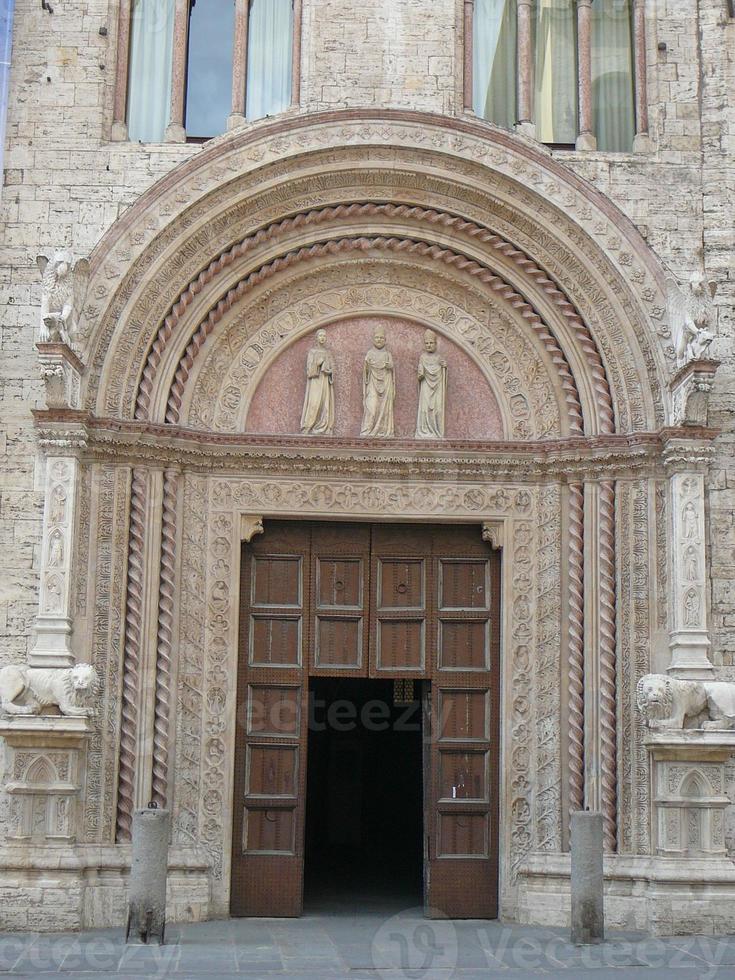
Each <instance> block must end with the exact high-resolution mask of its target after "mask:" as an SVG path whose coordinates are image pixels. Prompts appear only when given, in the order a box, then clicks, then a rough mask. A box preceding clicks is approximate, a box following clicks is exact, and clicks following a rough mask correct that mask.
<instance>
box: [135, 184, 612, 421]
mask: <svg viewBox="0 0 735 980" xmlns="http://www.w3.org/2000/svg"><path fill="white" fill-rule="evenodd" d="M378 215H380V216H383V217H387V218H390V219H413V220H419V221H423V222H426V223H428V224H431V225H441V226H442V227H443V228H444V229H446V230H451V231H452V232H454V233H455V234H465V235H467V236H468V237H470V238H472V239H474V240H477V241H481V242H483V243H484V244H486V245H489V246H490V247H491V248H492V249H494V250H495V251H498V252H500V253H501V254H502V255H504V256H505V257H506V258H507V259H509V260H511V261H512V262H514V264H516V265H517V266H518V267H519V268H520V269H521V270H522V271H523V272H524V273H525V274H526V275H527V276H528V277H529V278H530V279H532V280H533V281H534V282H535V283H536V285H537V286H538V287H539V288H541V289H542V290H543V291H544V292H545V293H546V295H547V296H548V298H549V300H550V301H551V302H552V303H553V304H554V305H555V306H556V307H557V308H558V309H559V311H560V313H561V315H562V316H563V317H564V318H565V319H566V320H567V321H568V323H569V324H570V327H571V329H572V332H573V333H574V336H575V338H576V339H577V340H578V341H579V343H580V346H581V348H582V351H583V353H584V356H585V358H586V360H587V363H588V366H589V368H590V371H591V375H592V378H593V386H594V391H595V396H596V400H597V403H598V410H599V412H600V423H601V431H602V432H613V431H614V429H615V422H614V414H613V407H612V396H611V393H610V386H609V383H608V380H607V375H606V373H605V368H604V365H603V363H602V359H601V357H600V354H599V351H598V350H597V346H596V344H595V342H594V340H593V338H592V337H591V335H590V333H589V330H588V329H587V326H586V324H585V322H584V320H583V318H582V316H581V314H580V313H579V312H578V310H577V309H576V308H575V306H574V305H573V303H572V302H571V300H570V299H569V297H568V296H567V295H566V293H564V291H563V290H561V289H560V288H559V286H558V284H557V283H555V282H554V281H553V280H552V279H551V278H550V277H549V276H548V274H547V273H546V272H545V271H544V270H543V269H541V268H540V267H539V266H538V265H537V264H536V263H535V262H534V261H533V259H532V258H531V257H530V256H529V255H527V254H526V253H525V252H523V251H521V250H520V249H518V248H516V247H515V246H514V245H512V244H511V243H509V242H507V241H505V240H504V239H502V238H500V237H499V236H498V235H495V234H494V233H493V232H491V231H490V230H489V229H487V228H486V227H483V226H482V225H478V224H476V223H475V222H472V221H467V220H465V219H463V218H460V217H458V216H456V215H451V214H447V213H445V212H440V211H436V210H433V209H427V208H420V207H413V206H409V205H395V204H374V203H363V204H349V205H337V206H333V207H326V208H322V209H318V210H312V211H308V212H302V213H301V214H298V215H295V216H293V217H290V218H285V219H283V220H282V221H279V222H275V223H274V224H272V225H269V226H267V227H266V228H262V229H260V230H259V231H257V232H256V233H255V234H253V235H250V236H248V237H246V238H244V239H243V240H242V241H241V242H239V243H237V244H235V245H234V246H232V247H231V248H230V249H228V250H227V251H225V252H222V253H221V254H220V255H219V256H218V257H217V258H216V259H214V260H213V261H212V262H210V264H209V266H208V267H207V268H206V269H205V270H203V271H202V272H201V273H199V275H198V276H197V277H196V278H195V279H193V280H192V281H191V282H190V283H189V284H188V285H187V287H186V288H185V289H184V290H183V291H182V292H181V293H180V294H179V296H178V298H177V299H176V301H175V302H174V303H173V304H172V306H171V309H170V311H169V313H168V314H167V315H166V317H164V320H163V322H162V324H161V325H160V327H159V329H158V332H157V334H156V337H155V338H154V340H153V344H152V346H151V349H150V350H149V352H148V356H147V358H146V363H145V366H144V368H143V373H142V376H141V380H140V383H139V387H138V392H137V395H136V406H135V417H136V418H138V419H147V418H148V417H149V411H150V401H151V394H152V391H153V384H154V381H155V377H156V374H157V371H158V367H159V365H160V362H161V358H162V356H163V352H164V350H165V349H166V345H167V344H168V341H169V339H170V338H171V335H172V333H173V331H174V329H175V327H176V326H177V324H178V322H179V320H180V318H181V316H182V315H183V313H184V312H185V310H186V308H187V306H189V305H190V304H191V303H192V302H193V300H194V298H195V297H196V296H197V295H198V294H199V293H200V292H201V291H202V289H203V288H204V287H205V286H206V285H207V284H208V283H210V282H211V281H212V280H213V279H214V278H215V277H216V276H217V275H219V273H220V272H221V271H222V270H223V269H225V268H227V267H228V266H229V265H231V264H232V263H233V262H234V261H235V260H236V259H237V258H239V257H241V256H243V255H245V254H246V253H247V252H249V251H252V250H253V249H255V248H257V247H258V246H259V245H261V244H264V243H267V242H269V241H272V240H273V239H277V238H278V237H279V236H281V235H283V234H284V233H288V232H290V231H293V230H295V229H299V228H304V227H309V226H316V225H320V224H323V223H325V222H328V221H333V220H335V219H348V218H354V217H376V216H378ZM274 271H276V270H274Z"/></svg>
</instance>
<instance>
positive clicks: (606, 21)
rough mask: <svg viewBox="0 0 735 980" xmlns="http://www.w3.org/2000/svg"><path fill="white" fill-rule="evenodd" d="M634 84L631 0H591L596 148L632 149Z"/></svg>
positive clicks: (623, 150) (593, 113)
mask: <svg viewBox="0 0 735 980" xmlns="http://www.w3.org/2000/svg"><path fill="white" fill-rule="evenodd" d="M634 84H635V83H634V76H633V9H632V3H631V0H593V3H592V119H593V127H594V133H595V136H596V137H597V149H598V150H605V151H608V152H626V151H630V150H631V149H632V148H633V137H634V135H635V106H634Z"/></svg>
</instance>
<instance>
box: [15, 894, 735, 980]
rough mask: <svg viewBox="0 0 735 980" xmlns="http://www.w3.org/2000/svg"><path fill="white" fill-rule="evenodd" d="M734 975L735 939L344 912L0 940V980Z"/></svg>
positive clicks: (377, 979)
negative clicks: (152, 936)
mask: <svg viewBox="0 0 735 980" xmlns="http://www.w3.org/2000/svg"><path fill="white" fill-rule="evenodd" d="M672 971H675V973H674V976H675V980H684V978H690V977H692V978H695V977H696V978H701V980H705V978H707V980H710V978H712V980H714V978H725V977H727V978H730V980H732V978H733V977H735V937H732V938H729V939H714V938H712V937H706V936H701V937H699V936H698V937H680V938H672V939H665V940H661V939H647V938H645V937H643V936H640V935H637V934H626V933H615V934H611V935H610V936H609V939H608V942H606V943H605V944H604V945H601V946H588V947H579V948H575V947H573V946H570V945H569V942H568V936H567V933H566V932H565V931H564V930H561V929H544V928H531V927H528V926H512V925H502V924H501V923H498V922H486V921H462V922H458V921H441V920H427V919H425V918H423V916H422V914H421V912H420V910H417V909H413V910H409V911H404V912H399V913H397V914H395V915H391V914H390V912H388V913H379V912H375V911H366V912H360V913H356V912H355V911H354V910H353V909H346V910H344V911H343V912H342V913H341V914H339V913H334V912H331V913H329V914H312V915H307V916H304V917H303V918H302V919H231V920H222V921H217V922H205V923H199V924H197V925H184V926H171V927H170V928H169V930H168V935H167V945H166V946H163V947H160V948H159V947H146V946H126V945H125V944H124V942H123V937H122V933H121V930H97V931H94V932H85V933H79V934H74V935H72V934H65V935H35V936H11V935H5V936H2V937H0V973H3V974H7V975H9V976H25V977H37V976H41V975H46V974H60V975H63V976H64V977H66V978H74V977H106V976H116V977H118V978H128V977H131V978H132V977H141V976H146V977H160V978H164V977H175V978H182V980H183V978H189V977H191V978H197V977H216V978H217V980H227V978H229V977H241V978H245V980H258V978H263V980H276V978H279V977H291V978H298V980H341V978H344V980H452V978H456V980H481V978H482V980H487V978H489V977H495V976H504V977H507V978H508V980H520V978H524V977H531V976H539V975H544V974H545V975H550V976H564V977H569V978H572V977H583V976H588V975H589V974H592V975H594V976H595V977H599V978H601V980H602V978H606V977H616V978H620V980H622V978H625V980H627V978H628V977H650V978H654V977H665V976H670V975H671V973H672Z"/></svg>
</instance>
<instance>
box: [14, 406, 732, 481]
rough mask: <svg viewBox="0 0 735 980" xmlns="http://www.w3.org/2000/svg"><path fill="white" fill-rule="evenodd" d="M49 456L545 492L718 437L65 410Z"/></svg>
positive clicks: (658, 464)
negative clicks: (209, 427)
mask: <svg viewBox="0 0 735 980" xmlns="http://www.w3.org/2000/svg"><path fill="white" fill-rule="evenodd" d="M33 416H34V420H35V424H36V429H37V432H38V436H39V442H40V445H41V448H42V449H43V450H44V451H45V452H46V453H47V454H49V455H53V454H54V453H55V452H57V451H61V450H63V451H64V452H69V451H71V452H75V453H77V454H78V455H79V456H80V457H81V458H83V459H84V460H86V461H95V460H98V461H116V462H120V463H123V462H126V463H130V464H131V465H136V466H140V465H149V466H152V467H156V468H157V467H169V466H177V467H181V468H184V469H187V468H188V469H194V470H207V471H209V472H213V473H228V472H251V473H255V472H259V473H264V472H265V473H274V474H282V475H283V474H288V473H290V474H294V475H298V474H301V473H311V474H313V473H315V472H318V473H325V474H333V475H337V474H350V475H352V476H356V477H364V478H370V477H376V476H385V475H390V476H391V477H393V478H396V477H400V478H404V479H421V478H431V479H446V480H449V479H453V480H475V479H492V480H498V479H509V480H523V481H525V482H543V481H547V480H549V479H550V478H552V479H560V480H581V479H595V478H601V479H602V478H604V479H623V478H625V477H626V476H633V475H637V476H640V475H641V474H645V475H651V476H655V475H659V476H663V475H666V473H667V472H668V471H669V470H670V468H671V467H672V466H685V467H687V468H688V469H692V468H697V467H701V466H704V465H706V464H707V463H708V462H709V459H710V456H711V453H712V447H711V443H712V440H713V439H714V438H715V437H716V436H717V434H718V433H717V430H714V429H705V428H693V427H691V426H688V427H686V428H680V429H663V430H661V431H659V432H642V433H633V434H628V435H612V434H611V435H600V436H593V437H588V438H584V437H573V438H567V439H553V440H541V441H534V442H521V441H516V442H460V441H449V440H447V441H445V442H442V443H426V442H424V441H417V440H402V439H401V440H399V439H391V440H377V439H376V440H370V442H369V443H367V442H366V441H365V440H364V439H359V438H354V439H343V438H314V437H307V436H298V435H294V436H268V435H252V434H248V433H244V434H239V433H222V432H206V431H198V430H193V429H186V428H182V427H180V426H172V425H165V424H162V423H153V422H144V421H127V420H126V421H123V420H119V419H109V418H97V417H95V416H93V415H91V414H90V413H86V412H81V411H74V410H70V409H65V410H52V411H49V410H46V411H44V410H36V411H34V412H33Z"/></svg>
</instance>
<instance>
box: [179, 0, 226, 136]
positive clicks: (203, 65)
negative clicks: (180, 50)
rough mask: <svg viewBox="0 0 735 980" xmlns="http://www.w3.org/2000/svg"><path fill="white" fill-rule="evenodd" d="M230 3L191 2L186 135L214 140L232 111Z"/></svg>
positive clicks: (219, 1)
mask: <svg viewBox="0 0 735 980" xmlns="http://www.w3.org/2000/svg"><path fill="white" fill-rule="evenodd" d="M234 29H235V4H234V2H233V0H191V3H190V4H189V48H188V51H187V58H186V123H185V126H186V135H187V136H188V137H192V138H193V139H201V138H206V137H208V136H217V135H218V134H219V133H224V131H225V130H226V129H227V117H228V116H229V114H230V109H231V108H232V44H233V39H234Z"/></svg>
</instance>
